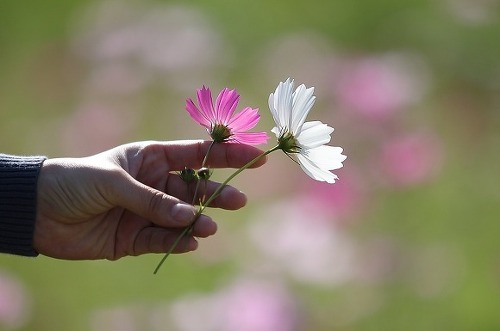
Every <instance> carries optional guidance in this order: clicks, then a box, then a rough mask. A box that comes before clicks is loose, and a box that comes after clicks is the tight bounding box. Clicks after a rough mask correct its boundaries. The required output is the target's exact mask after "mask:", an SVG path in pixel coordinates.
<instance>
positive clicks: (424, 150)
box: [379, 134, 443, 186]
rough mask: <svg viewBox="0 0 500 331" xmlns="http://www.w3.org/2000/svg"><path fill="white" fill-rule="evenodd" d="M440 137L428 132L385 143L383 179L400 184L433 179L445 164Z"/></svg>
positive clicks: (382, 165) (380, 169)
mask: <svg viewBox="0 0 500 331" xmlns="http://www.w3.org/2000/svg"><path fill="white" fill-rule="evenodd" d="M442 158H443V154H442V149H441V148H440V144H439V140H438V139H437V138H436V137H434V136H431V135H427V134H413V135H408V136H404V137H399V138H395V139H394V140H391V141H389V142H387V143H386V144H385V145H383V146H382V152H381V154H380V162H379V172H380V173H381V175H382V176H381V178H383V179H386V180H387V181H388V182H389V183H390V184H393V185H398V186H406V185H414V184H418V183H420V182H423V181H425V180H427V179H429V178H431V177H432V176H433V175H434V174H435V173H436V172H437V171H438V170H439V168H440V165H441V163H442Z"/></svg>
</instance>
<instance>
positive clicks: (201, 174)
mask: <svg viewBox="0 0 500 331" xmlns="http://www.w3.org/2000/svg"><path fill="white" fill-rule="evenodd" d="M212 173H213V171H212V170H210V169H209V168H201V169H200V170H198V171H197V175H198V178H200V179H203V180H208V179H210V177H211V176H212Z"/></svg>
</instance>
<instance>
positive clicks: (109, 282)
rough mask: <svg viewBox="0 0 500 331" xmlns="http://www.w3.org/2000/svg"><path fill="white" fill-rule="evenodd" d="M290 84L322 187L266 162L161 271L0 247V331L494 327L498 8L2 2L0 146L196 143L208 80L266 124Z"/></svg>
mask: <svg viewBox="0 0 500 331" xmlns="http://www.w3.org/2000/svg"><path fill="white" fill-rule="evenodd" d="M287 77H293V78H294V79H295V81H296V83H298V84H300V83H305V84H306V85H307V86H315V87H316V90H315V92H316V93H315V94H316V96H317V100H316V104H315V106H314V108H313V110H312V112H311V114H310V116H309V119H311V120H312V119H315V120H321V121H323V122H325V123H328V124H329V125H331V126H333V127H334V128H335V132H334V133H333V136H332V142H331V145H334V146H341V147H343V148H344V154H346V155H347V157H348V158H347V160H346V161H345V162H344V167H343V168H342V169H340V170H337V171H336V172H335V173H336V174H337V175H338V176H339V177H340V180H339V181H338V182H337V183H335V184H334V185H329V184H322V183H317V182H314V181H313V180H312V179H310V178H309V177H307V176H306V175H305V174H304V173H303V172H302V171H301V170H300V168H299V167H298V166H297V165H296V164H294V163H293V162H291V161H290V160H289V159H288V158H287V157H286V156H285V155H283V154H282V153H281V154H280V153H274V154H272V155H271V156H270V157H269V161H268V163H267V164H266V165H265V166H264V167H262V168H260V169H257V170H250V171H247V172H244V173H243V174H241V175H240V176H239V177H237V179H236V180H235V181H234V182H233V185H235V186H238V187H239V188H240V189H242V190H243V191H245V192H246V193H247V195H248V197H249V202H248V205H247V206H246V207H245V208H244V209H242V210H240V211H237V212H229V211H220V210H210V211H208V214H209V215H211V216H213V217H214V218H215V219H216V220H217V221H218V225H219V232H218V234H217V235H216V236H214V237H211V238H207V239H204V240H201V241H200V247H199V250H198V251H196V252H193V253H190V254H186V255H177V256H171V257H170V258H169V259H168V260H167V262H166V264H165V265H164V266H163V268H162V269H161V270H160V272H159V274H158V275H153V274H152V272H153V269H154V268H155V266H156V264H157V263H158V262H159V260H160V258H161V256H160V255H147V256H139V257H128V258H123V259H121V260H119V261H116V262H108V261H79V262H68V261H60V260H55V259H50V258H47V257H43V256H40V257H37V258H34V259H31V258H23V257H16V256H9V255H2V256H0V330H2V331H3V330H51V331H59V330H64V331H66V330H72V331H83V330H90V331H107V330H124V331H136V330H141V331H144V330H145V331H159V330H175V331H257V330H258V331H302V330H317V331H323V330H324V331H326V330H328V331H330V330H500V314H499V312H500V240H499V236H500V222H499V221H500V189H499V187H500V162H499V161H500V147H499V146H500V2H499V1H497V0H440V1H430V0H407V1H396V0H380V1H370V0H354V1H339V0H331V1H320V0H310V1H263V0H252V1H228V0H192V1H178V2H169V1H118V0H115V1H82V0H68V1H55V0H45V1H29V0H28V1H7V0H4V1H0V151H1V152H3V153H12V154H42V155H47V156H49V157H58V156H84V155H89V154H92V153H97V152H99V151H102V150H104V149H107V148H110V147H113V146H115V145H118V144H122V143H127V142H130V141H135V140H175V139H200V138H201V139H208V136H207V135H206V132H205V131H204V130H203V128H202V127H201V126H199V125H198V124H196V123H194V122H193V121H192V120H191V119H190V117H189V115H188V114H187V112H186V111H185V109H184V107H185V100H186V98H194V97H195V96H196V89H197V88H200V87H201V86H202V85H206V86H209V87H210V88H212V90H213V91H216V92H215V93H217V92H218V91H219V90H220V89H222V88H223V87H230V88H236V89H237V90H238V92H239V93H240V94H241V100H240V105H239V107H238V109H241V108H243V107H245V106H251V107H258V108H260V111H261V115H262V119H261V122H260V123H259V124H258V126H257V130H264V131H270V129H271V128H272V126H273V121H272V117H271V115H270V112H269V110H268V106H267V104H268V96H269V93H271V92H273V91H274V89H275V87H276V85H277V84H278V83H279V82H280V81H283V80H285V79H286V78H287ZM273 140H274V138H272V139H271V142H270V144H273V143H274V141H273ZM269 147H271V146H269ZM263 148H265V147H263ZM227 174H228V172H226V171H216V172H215V175H214V176H215V177H216V178H218V179H219V180H221V179H222V180H223V179H224V178H225V176H227Z"/></svg>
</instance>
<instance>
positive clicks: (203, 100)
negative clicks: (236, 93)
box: [197, 86, 216, 123]
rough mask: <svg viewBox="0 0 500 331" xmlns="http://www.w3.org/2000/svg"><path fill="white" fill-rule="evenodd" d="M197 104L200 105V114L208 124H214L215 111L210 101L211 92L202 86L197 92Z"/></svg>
mask: <svg viewBox="0 0 500 331" xmlns="http://www.w3.org/2000/svg"><path fill="white" fill-rule="evenodd" d="M197 96H198V104H199V105H200V108H201V109H200V112H201V113H202V114H203V115H204V116H205V117H206V118H208V120H209V121H210V123H214V122H215V119H216V117H215V115H216V114H215V110H214V104H213V101H212V92H211V91H210V89H209V88H208V87H205V86H203V87H202V88H201V89H199V90H197Z"/></svg>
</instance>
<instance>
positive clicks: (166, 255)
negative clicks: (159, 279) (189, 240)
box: [153, 145, 281, 274]
mask: <svg viewBox="0 0 500 331" xmlns="http://www.w3.org/2000/svg"><path fill="white" fill-rule="evenodd" d="M278 149H281V147H280V146H279V145H277V146H274V147H273V148H271V149H268V150H267V151H265V152H263V153H262V154H259V155H258V156H256V157H255V158H254V159H252V160H251V161H250V162H248V163H247V164H245V165H244V166H243V167H241V168H239V169H237V170H236V171H235V172H233V173H232V174H231V175H230V176H229V177H228V178H227V179H226V180H225V181H224V182H222V183H221V184H220V185H219V186H218V187H217V189H216V190H215V191H214V193H212V195H211V196H210V197H209V198H208V199H207V200H206V201H205V202H204V203H203V204H202V205H201V206H200V208H199V209H198V211H197V212H196V214H195V215H194V217H193V221H192V222H191V224H190V225H189V226H187V227H186V228H185V229H184V230H182V232H181V233H180V234H179V236H178V237H177V238H176V239H175V241H174V243H173V244H172V246H171V247H170V249H169V250H168V251H167V252H166V253H165V255H164V256H163V258H162V259H161V261H160V263H158V265H157V266H156V268H155V270H154V271H153V274H157V273H158V271H159V270H160V268H161V266H162V265H163V263H164V262H165V260H166V259H167V257H168V256H169V255H170V254H171V253H172V252H173V251H174V249H175V247H177V245H178V244H179V242H180V241H181V239H182V238H183V237H184V236H185V235H186V234H187V233H189V231H190V230H191V229H192V228H193V225H194V223H195V222H196V220H197V219H198V217H200V215H201V214H202V213H203V211H204V210H205V209H206V208H207V207H208V206H209V205H210V204H211V203H212V201H214V200H215V198H217V197H218V196H219V194H220V193H221V192H222V190H223V189H224V187H226V185H227V184H228V183H229V182H230V181H231V180H232V179H233V178H234V177H236V176H238V175H239V174H240V173H241V172H242V171H243V170H245V169H248V168H249V167H251V166H252V165H253V164H255V163H256V162H257V161H259V160H260V159H262V158H263V157H265V156H266V155H268V154H271V153H272V152H274V151H276V150H278ZM209 151H210V150H209ZM207 155H208V152H207ZM205 159H206V157H205Z"/></svg>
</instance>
